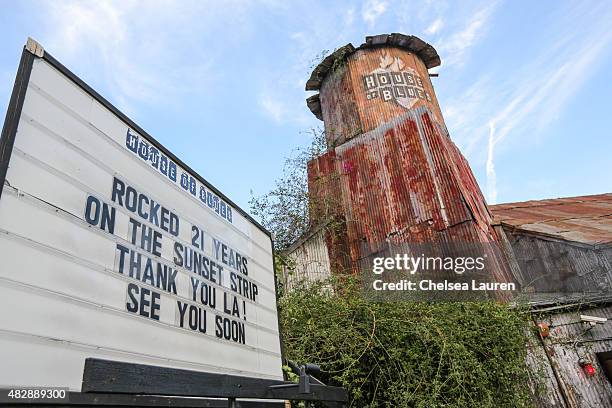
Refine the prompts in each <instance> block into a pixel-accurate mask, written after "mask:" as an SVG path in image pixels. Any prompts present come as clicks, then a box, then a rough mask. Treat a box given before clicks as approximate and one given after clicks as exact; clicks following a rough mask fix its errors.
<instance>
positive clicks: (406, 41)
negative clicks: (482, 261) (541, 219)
mask: <svg viewBox="0 0 612 408" xmlns="http://www.w3.org/2000/svg"><path fill="white" fill-rule="evenodd" d="M438 65H440V57H439V56H438V54H437V52H436V50H435V49H434V48H433V47H432V46H431V45H429V44H427V43H425V42H424V41H422V40H420V39H419V38H417V37H414V36H407V35H403V34H390V35H387V34H384V35H377V36H372V37H366V43H365V44H363V45H361V46H360V47H358V48H355V47H353V46H352V45H351V44H348V45H346V46H344V47H342V48H340V49H338V50H337V51H335V52H334V53H333V54H332V55H330V56H328V57H327V58H325V59H324V60H323V61H322V62H321V63H320V64H319V65H318V66H317V67H316V68H315V70H314V72H313V73H312V75H311V77H310V79H309V80H308V82H307V83H306V90H309V91H317V90H318V91H319V94H317V95H314V96H312V97H310V98H308V100H307V104H308V107H309V108H310V110H311V111H312V112H313V114H314V115H315V116H317V118H319V119H322V120H323V122H324V123H325V132H326V139H327V146H328V150H327V152H326V153H325V154H323V155H322V156H320V157H319V158H317V159H314V160H312V161H311V162H310V163H309V164H308V183H309V192H310V195H311V216H312V218H313V220H314V221H315V223H317V224H326V223H329V222H330V221H332V220H335V221H336V227H335V228H334V229H333V230H331V231H328V232H327V233H326V236H325V239H326V242H327V248H328V252H329V254H330V257H329V258H330V264H331V266H332V269H333V270H336V271H337V270H340V269H342V270H345V271H346V270H349V271H353V272H355V271H356V270H357V269H358V264H359V261H360V260H362V259H364V258H367V257H368V256H371V255H372V253H374V252H375V251H377V250H378V247H379V246H380V243H384V242H398V243H403V242H411V243H428V242H453V241H454V242H457V241H463V242H480V243H487V242H496V241H497V240H498V237H497V235H496V231H495V230H494V229H493V227H492V225H491V224H492V218H491V214H490V213H489V210H488V209H487V205H486V203H485V200H484V197H483V195H482V192H481V191H480V188H479V187H478V184H477V182H476V179H475V178H474V175H473V174H472V171H471V169H470V167H469V165H468V162H467V161H466V160H465V158H464V157H463V155H462V154H461V152H460V151H459V150H458V148H457V147H456V146H455V144H454V143H453V142H452V140H451V139H450V137H449V134H448V131H447V129H446V126H445V124H444V118H443V117H442V112H441V110H440V106H439V105H438V100H437V98H436V94H435V91H434V89H433V86H432V83H431V80H430V77H429V73H428V69H429V68H432V67H436V66H438ZM498 263H499V266H498V268H496V270H494V271H492V273H493V275H494V276H493V277H494V278H496V279H498V280H503V281H510V279H509V278H508V272H507V271H508V268H507V266H506V263H505V261H504V260H503V259H499V262H498Z"/></svg>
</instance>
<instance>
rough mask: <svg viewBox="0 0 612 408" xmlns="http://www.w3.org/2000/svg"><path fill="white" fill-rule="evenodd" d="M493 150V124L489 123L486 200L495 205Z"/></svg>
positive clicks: (495, 187)
mask: <svg viewBox="0 0 612 408" xmlns="http://www.w3.org/2000/svg"><path fill="white" fill-rule="evenodd" d="M494 149H495V123H494V122H493V121H491V122H489V143H488V152H487V200H488V203H489V204H496V203H497V174H496V173H495V162H494V159H493V155H494Z"/></svg>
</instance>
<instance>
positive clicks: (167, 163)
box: [125, 129, 232, 222]
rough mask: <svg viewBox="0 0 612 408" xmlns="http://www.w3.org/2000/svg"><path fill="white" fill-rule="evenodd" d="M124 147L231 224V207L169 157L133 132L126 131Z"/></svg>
mask: <svg viewBox="0 0 612 408" xmlns="http://www.w3.org/2000/svg"><path fill="white" fill-rule="evenodd" d="M125 147H127V148H128V150H130V151H131V152H132V153H134V154H135V155H137V156H138V157H140V158H141V159H142V160H144V161H145V162H147V163H148V164H150V165H151V166H152V167H153V168H155V169H156V170H157V171H158V172H159V173H161V174H162V175H163V176H164V177H165V178H167V179H168V180H170V181H172V182H173V183H175V184H178V185H179V186H180V187H181V188H182V189H183V190H185V191H186V192H188V193H190V194H191V195H192V196H193V197H194V198H196V199H198V200H199V201H200V202H201V203H202V204H204V205H206V206H208V208H210V209H211V210H213V211H214V212H215V213H216V214H217V215H219V216H220V217H221V218H223V219H225V220H226V221H228V222H232V207H231V206H230V205H229V204H228V203H226V202H225V201H224V200H223V199H222V198H221V197H219V196H218V195H217V194H215V193H214V192H212V191H210V189H208V188H206V187H205V186H204V185H203V184H202V183H200V182H199V181H198V180H196V178H195V177H193V176H192V175H191V174H189V173H188V172H187V171H185V170H183V169H181V168H180V167H179V166H178V165H177V164H176V163H175V162H174V161H173V160H172V159H171V158H170V157H168V156H166V155H165V154H163V153H162V152H160V151H159V149H158V148H156V147H155V146H153V144H151V143H149V142H148V141H147V140H146V139H145V138H143V137H142V136H139V135H137V134H136V133H135V132H134V131H133V130H131V129H128V130H127V133H126V135H125Z"/></svg>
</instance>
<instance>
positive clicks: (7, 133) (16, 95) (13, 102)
mask: <svg viewBox="0 0 612 408" xmlns="http://www.w3.org/2000/svg"><path fill="white" fill-rule="evenodd" d="M37 59H42V60H44V61H45V62H46V63H48V64H49V65H50V66H51V67H52V68H54V69H56V70H57V71H59V73H60V74H61V75H63V76H64V77H66V78H67V79H68V80H69V81H70V82H71V83H73V84H74V85H76V87H78V88H80V89H81V90H82V91H84V92H85V93H86V94H88V95H89V96H90V97H92V98H93V99H94V100H95V101H96V102H98V103H99V104H101V105H102V106H103V107H104V108H105V109H107V110H108V111H109V112H110V113H112V114H113V115H114V116H116V117H117V118H118V119H119V120H120V121H122V122H123V123H125V124H126V125H127V126H129V128H130V129H132V130H134V131H135V132H137V133H138V134H139V135H141V136H142V137H144V138H146V139H147V141H148V142H150V143H151V144H152V146H154V147H155V148H157V149H158V150H159V152H161V153H162V154H164V155H166V156H167V157H168V158H169V159H171V160H172V161H174V163H176V165H178V166H180V167H181V168H182V169H183V170H184V171H185V172H187V173H189V174H190V175H192V176H193V177H195V178H196V179H197V181H199V182H200V183H201V184H202V185H203V186H205V187H206V188H207V189H209V190H210V191H211V192H213V193H214V194H216V195H217V196H218V197H219V198H220V199H222V200H223V201H225V203H227V204H228V205H229V206H231V209H232V211H236V212H237V213H239V214H240V215H241V216H243V217H244V218H245V219H246V221H248V222H249V223H251V224H252V225H253V226H255V227H256V228H257V229H259V230H260V231H261V232H263V233H264V234H265V235H266V236H267V237H268V238H269V242H270V248H271V256H272V268H273V270H272V272H273V275H274V278H273V280H274V295H275V305H276V320H277V327H278V336H279V346H280V362H281V364H283V363H284V362H285V361H286V357H285V349H284V346H283V341H282V340H283V339H282V333H281V327H280V319H279V303H278V285H277V277H276V259H275V252H274V242H273V236H272V234H271V233H270V232H269V231H268V230H266V229H265V228H264V227H263V226H262V225H261V224H260V223H259V222H258V221H257V220H255V219H254V218H253V217H252V216H251V215H249V214H248V213H247V212H246V211H245V210H243V209H242V208H240V207H239V206H238V205H237V204H235V203H234V202H233V201H232V200H231V199H229V198H228V197H227V196H226V195H225V194H223V193H222V192H221V191H219V190H218V189H217V188H216V187H215V186H213V185H212V184H211V183H209V182H208V181H207V180H206V179H205V178H204V177H202V176H201V175H200V174H199V173H198V172H196V171H195V170H193V169H192V168H191V167H190V166H189V165H187V164H186V163H185V162H183V161H182V160H181V159H180V158H178V157H177V156H176V155H174V154H173V153H172V152H171V151H170V150H169V149H167V148H166V147H165V146H164V145H162V144H161V143H160V142H159V141H158V140H157V139H155V138H154V137H153V136H151V135H150V134H149V133H148V132H147V131H145V130H144V129H143V128H142V127H140V126H139V125H138V124H137V123H135V122H134V121H133V120H132V119H130V118H129V117H128V116H127V115H125V114H124V113H123V112H121V111H120V110H119V109H118V108H117V107H115V106H114V105H113V104H112V103H111V102H109V101H108V100H107V99H106V98H104V97H103V96H102V95H100V94H99V93H98V92H97V91H95V90H94V89H93V88H91V87H90V86H89V85H87V84H86V83H85V82H84V81H83V80H82V79H80V78H79V77H78V76H77V75H76V74H74V73H73V72H72V71H70V70H69V69H68V68H66V67H65V66H64V65H63V64H62V63H60V62H59V61H58V60H57V59H55V58H54V57H53V56H52V55H51V54H49V53H48V52H46V51H45V50H44V49H43V47H42V46H41V45H40V44H38V43H37V42H36V41H34V40H32V39H31V38H28V41H27V43H26V45H25V46H24V48H23V51H22V54H21V59H20V63H19V67H18V70H17V74H16V78H15V82H14V86H13V90H12V93H11V97H10V101H9V104H8V107H7V113H6V117H5V121H4V124H3V127H2V133H1V134H0V200H1V199H2V193H3V191H4V184H5V182H6V176H7V173H8V168H9V163H10V160H11V156H12V153H13V148H14V144H15V139H16V137H17V133H18V127H19V123H20V120H21V116H22V110H23V106H24V101H25V97H26V91H27V89H28V85H29V83H30V75H31V73H32V70H33V66H34V61H35V60H37ZM279 371H282V370H281V367H279ZM283 377H285V374H284V373H283ZM254 378H255V377H254Z"/></svg>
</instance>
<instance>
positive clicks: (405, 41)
mask: <svg viewBox="0 0 612 408" xmlns="http://www.w3.org/2000/svg"><path fill="white" fill-rule="evenodd" d="M376 47H397V48H401V49H404V50H406V51H410V52H412V53H414V54H416V55H417V56H418V57H419V58H420V59H421V61H423V63H424V64H425V67H426V68H427V69H429V68H433V67H437V66H438V65H440V62H441V61H440V56H439V55H438V52H437V51H436V49H435V48H434V47H433V46H432V45H431V44H428V43H426V42H425V41H423V40H421V39H420V38H418V37H415V36H413V35H405V34H400V33H393V34H379V35H372V36H368V37H366V39H365V43H363V44H361V45H360V46H359V47H357V48H355V47H354V46H353V44H351V43H348V44H346V45H345V46H343V47H340V48H338V49H337V50H336V51H334V52H333V53H331V54H330V55H328V56H327V57H325V58H324V59H323V61H321V62H320V63H319V65H317V66H316V67H315V69H314V70H313V71H312V74H310V78H309V79H308V81H306V90H307V91H318V90H319V89H320V88H321V84H322V83H323V80H324V79H325V77H326V76H327V74H328V73H329V72H330V70H332V68H333V67H334V65H335V64H337V63H338V62H339V61H344V60H345V59H346V58H348V56H349V55H351V54H353V53H354V52H355V51H358V50H362V49H367V48H376ZM306 105H307V106H308V108H309V109H310V111H311V112H312V113H313V114H314V115H315V116H316V117H317V118H318V119H320V120H323V116H322V113H321V101H320V99H319V94H316V95H312V96H310V97H309V98H308V99H306Z"/></svg>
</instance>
